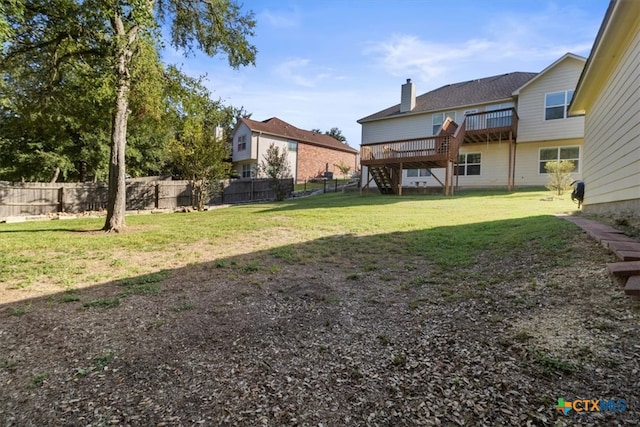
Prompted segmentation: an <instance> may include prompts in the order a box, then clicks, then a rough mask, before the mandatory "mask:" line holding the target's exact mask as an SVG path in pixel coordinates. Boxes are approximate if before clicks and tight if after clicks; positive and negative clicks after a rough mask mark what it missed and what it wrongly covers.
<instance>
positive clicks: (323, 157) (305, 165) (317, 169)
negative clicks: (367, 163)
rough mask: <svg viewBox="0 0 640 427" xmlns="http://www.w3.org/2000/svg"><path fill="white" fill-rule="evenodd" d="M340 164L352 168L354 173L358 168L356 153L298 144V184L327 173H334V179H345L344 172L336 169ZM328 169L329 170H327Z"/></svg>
mask: <svg viewBox="0 0 640 427" xmlns="http://www.w3.org/2000/svg"><path fill="white" fill-rule="evenodd" d="M340 162H342V163H344V164H346V165H348V166H351V172H350V173H353V172H355V171H356V169H357V168H358V166H359V165H358V164H357V155H356V153H347V152H344V151H338V150H331V149H329V148H326V147H320V146H317V145H312V144H305V143H299V144H298V174H297V176H296V180H297V182H303V181H304V180H306V179H309V178H314V177H318V176H321V175H323V174H324V173H325V171H327V170H328V171H329V172H333V177H334V178H343V176H342V172H340V169H338V168H337V167H336V165H337V164H340ZM327 167H328V169H327Z"/></svg>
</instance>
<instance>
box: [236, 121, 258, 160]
mask: <svg viewBox="0 0 640 427" xmlns="http://www.w3.org/2000/svg"><path fill="white" fill-rule="evenodd" d="M243 136H244V137H245V138H246V141H247V149H246V150H238V141H239V140H240V138H241V137H243ZM252 147H253V144H252V135H251V129H249V128H248V127H247V126H246V125H245V124H244V123H241V124H240V125H239V126H238V128H237V129H236V130H235V132H234V134H233V144H232V150H231V159H232V161H233V162H234V163H235V162H241V161H245V160H249V159H255V158H256V157H255V155H254V153H252V151H251V148H252Z"/></svg>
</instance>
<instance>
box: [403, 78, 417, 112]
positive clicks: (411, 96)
mask: <svg viewBox="0 0 640 427" xmlns="http://www.w3.org/2000/svg"><path fill="white" fill-rule="evenodd" d="M415 106H416V88H415V86H414V85H413V83H411V79H407V82H406V83H405V84H403V85H402V93H401V96H400V112H401V113H406V112H407V111H411V110H413V109H414V108H415Z"/></svg>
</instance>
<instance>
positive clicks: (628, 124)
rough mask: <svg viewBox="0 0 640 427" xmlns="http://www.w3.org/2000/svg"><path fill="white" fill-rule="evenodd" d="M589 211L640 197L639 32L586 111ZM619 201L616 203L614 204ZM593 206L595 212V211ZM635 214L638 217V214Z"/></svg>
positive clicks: (586, 164) (612, 207)
mask: <svg viewBox="0 0 640 427" xmlns="http://www.w3.org/2000/svg"><path fill="white" fill-rule="evenodd" d="M584 176H585V212H587V211H591V210H592V209H594V210H596V209H597V210H599V211H602V210H603V209H605V207H604V206H599V207H596V205H600V204H603V203H612V204H611V205H610V208H611V210H612V211H615V209H617V208H616V206H620V203H621V202H624V201H628V202H627V203H623V205H626V206H635V207H637V206H638V203H635V204H633V203H631V202H630V201H632V200H636V201H637V200H638V199H640V31H638V29H637V28H636V33H635V36H634V37H633V39H632V40H631V42H630V44H629V46H628V47H627V49H626V50H625V51H624V53H623V54H622V56H621V59H620V61H619V63H618V64H617V66H616V67H615V69H613V70H612V74H611V75H610V77H609V78H608V79H607V83H606V84H605V85H604V86H603V88H602V91H601V92H600V93H599V94H598V95H597V96H596V98H595V101H594V103H593V105H592V106H591V108H590V109H589V110H588V111H587V119H586V126H585V153H584ZM614 202H616V203H614ZM592 205H593V208H592ZM635 215H640V213H639V212H638V211H637V210H636V211H635Z"/></svg>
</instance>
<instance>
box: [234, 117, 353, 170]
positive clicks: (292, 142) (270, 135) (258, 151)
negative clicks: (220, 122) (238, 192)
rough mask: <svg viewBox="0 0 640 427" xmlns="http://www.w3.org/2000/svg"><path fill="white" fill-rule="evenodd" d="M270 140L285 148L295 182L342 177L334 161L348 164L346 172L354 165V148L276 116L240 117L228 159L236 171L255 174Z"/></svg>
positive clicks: (337, 163) (271, 142)
mask: <svg viewBox="0 0 640 427" xmlns="http://www.w3.org/2000/svg"><path fill="white" fill-rule="evenodd" d="M271 144H275V145H276V146H277V147H279V148H280V149H282V150H287V154H288V155H287V158H288V160H289V166H290V170H291V174H292V176H293V178H295V180H296V182H304V181H305V180H307V179H310V178H317V177H324V176H333V177H335V178H342V177H343V174H342V172H341V171H340V169H339V168H338V166H337V165H346V166H349V167H350V173H349V176H350V174H351V173H353V172H355V171H356V169H357V168H358V153H359V152H358V150H356V149H354V148H352V147H350V146H349V145H347V144H345V143H343V142H340V141H338V140H337V139H335V138H333V137H331V136H329V135H324V134H321V133H317V132H311V131H307V130H303V129H298V128H297V127H295V126H293V125H291V124H289V123H287V122H285V121H283V120H280V119H279V118H277V117H272V118H270V119H267V120H265V121H262V122H260V121H255V120H251V119H245V118H241V119H240V120H239V121H238V124H237V125H236V127H235V129H234V131H233V151H232V161H233V168H234V169H235V170H236V172H237V174H238V175H239V176H240V177H242V178H256V177H259V176H258V175H259V174H258V172H257V170H258V165H260V164H261V163H262V162H263V161H264V158H265V154H266V152H267V149H268V148H269V146H270V145H271ZM327 172H328V173H329V174H327Z"/></svg>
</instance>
